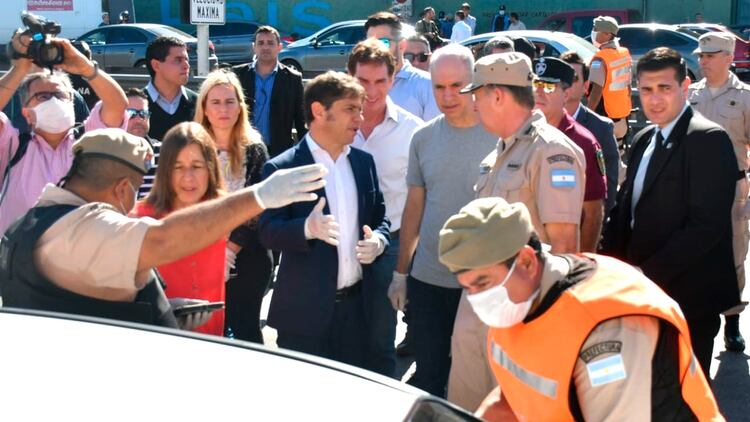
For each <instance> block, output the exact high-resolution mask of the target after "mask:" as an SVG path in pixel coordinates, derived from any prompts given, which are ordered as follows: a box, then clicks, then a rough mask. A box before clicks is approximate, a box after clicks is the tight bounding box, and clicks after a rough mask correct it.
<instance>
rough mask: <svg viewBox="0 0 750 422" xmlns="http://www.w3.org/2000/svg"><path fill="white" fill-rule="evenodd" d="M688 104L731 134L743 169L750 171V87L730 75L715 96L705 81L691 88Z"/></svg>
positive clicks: (739, 163) (738, 162)
mask: <svg viewBox="0 0 750 422" xmlns="http://www.w3.org/2000/svg"><path fill="white" fill-rule="evenodd" d="M688 101H690V105H691V106H693V108H694V109H695V110H697V111H698V112H700V113H701V114H702V115H703V116H705V117H706V118H707V119H709V120H711V121H713V122H715V123H717V124H719V125H720V126H722V127H723V128H724V130H726V131H727V133H728V134H729V138H730V139H731V140H732V146H733V147H734V153H735V155H736V156H737V164H738V166H739V168H740V169H742V170H747V169H748V168H750V159H748V147H750V85H748V84H746V83H744V82H742V81H740V79H739V78H738V77H737V76H736V75H735V74H734V73H730V74H729V80H728V81H727V82H726V83H725V84H724V86H722V87H720V88H718V89H717V90H716V91H715V93H712V92H711V89H709V87H708V83H707V82H706V79H705V78H703V79H702V80H700V81H698V82H696V83H694V84H692V85H690V91H689V93H688Z"/></svg>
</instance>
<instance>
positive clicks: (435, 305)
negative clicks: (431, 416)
mask: <svg viewBox="0 0 750 422" xmlns="http://www.w3.org/2000/svg"><path fill="white" fill-rule="evenodd" d="M473 71H474V58H473V56H472V54H471V51H470V50H469V49H468V48H466V47H464V46H461V45H458V44H449V45H447V46H445V47H442V48H440V49H439V50H437V52H435V54H434V56H433V58H432V63H430V73H431V77H432V86H433V93H434V95H435V100H436V101H437V104H438V107H439V108H440V111H441V112H442V113H443V114H442V115H441V116H439V117H437V118H436V119H434V120H432V121H430V122H428V123H427V124H426V125H425V126H423V127H422V128H420V129H419V130H417V131H416V132H415V133H414V136H413V137H412V141H411V148H410V151H409V166H408V170H407V173H406V182H407V184H408V192H407V196H406V205H405V206H404V212H403V215H402V217H401V231H400V239H401V250H400V251H399V256H398V263H397V264H396V271H395V272H394V273H393V280H392V281H391V286H390V288H389V289H388V296H389V298H390V299H391V303H392V304H393V307H394V308H396V309H399V310H404V308H405V307H406V305H407V303H408V307H409V331H410V334H411V336H412V339H411V342H412V345H413V347H414V352H415V360H416V363H417V373H416V374H415V375H414V377H413V378H412V382H411V383H412V384H413V385H415V386H417V387H419V388H421V389H423V390H425V391H427V392H429V393H431V394H434V395H436V396H440V397H445V388H446V382H447V380H448V373H449V371H450V368H451V357H450V355H451V333H452V332H453V322H454V319H455V315H456V309H457V307H458V301H459V298H460V297H461V288H460V286H459V285H458V282H457V281H456V276H455V275H453V274H452V273H451V272H450V271H449V270H448V269H447V268H446V267H445V266H444V265H442V264H441V263H440V262H438V232H439V230H440V227H441V225H442V224H443V223H444V222H445V220H446V219H447V218H448V217H449V216H450V215H452V214H453V213H455V212H456V211H458V210H459V209H460V208H461V207H462V206H463V205H465V204H466V203H467V202H469V201H471V200H472V199H473V198H474V191H473V186H474V182H475V181H476V180H475V178H474V177H473V176H472V174H475V173H476V171H477V169H478V166H479V163H480V162H481V161H482V158H484V157H485V156H486V155H487V154H488V153H489V152H490V151H492V150H493V148H494V147H495V144H496V142H497V138H496V137H494V136H493V135H491V134H490V133H489V132H487V131H486V130H485V129H484V128H483V127H482V125H481V123H480V121H479V116H478V115H477V112H476V111H475V110H474V102H473V101H472V97H471V95H462V94H460V93H459V90H460V89H461V88H462V87H464V86H465V85H468V84H469V83H470V82H471V77H472V73H473ZM415 250H416V254H415ZM412 256H413V258H414V265H413V267H412V269H411V273H409V263H410V262H411V260H412ZM407 279H408V289H407ZM488 374H489V372H488Z"/></svg>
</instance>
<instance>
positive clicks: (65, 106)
mask: <svg viewBox="0 0 750 422" xmlns="http://www.w3.org/2000/svg"><path fill="white" fill-rule="evenodd" d="M29 41H30V39H29V36H28V35H20V34H16V35H14V36H13V39H12V47H11V48H12V49H14V50H15V52H16V53H17V54H18V55H20V56H21V57H20V58H18V59H16V60H15V61H14V63H13V66H12V67H11V69H10V70H9V71H8V73H6V74H5V75H4V76H3V77H2V78H0V86H2V87H4V89H2V90H0V109H1V108H3V107H5V105H6V104H7V103H8V101H10V100H11V98H12V96H13V95H14V93H15V92H16V89H18V91H19V94H20V97H21V102H22V104H23V108H22V110H21V112H22V113H23V115H24V117H25V118H26V120H27V121H28V123H29V125H30V126H31V128H32V131H31V133H26V132H21V131H19V130H17V129H16V128H15V127H14V126H13V124H12V123H11V122H10V121H9V120H8V118H7V116H6V115H5V114H3V113H0V186H2V188H1V189H0V234H2V233H3V232H5V230H6V229H7V228H8V226H10V224H11V223H12V222H13V221H14V220H15V219H16V218H18V217H20V216H22V215H23V214H24V213H25V212H26V211H28V210H29V208H31V207H32V206H33V205H34V203H35V202H36V200H37V198H39V194H40V193H42V189H43V188H44V186H45V185H46V184H47V183H57V181H58V180H60V178H62V177H63V176H64V175H65V174H66V173H67V172H68V169H70V166H71V164H72V162H73V153H72V151H71V146H72V144H73V142H74V141H75V138H76V133H78V134H80V133H82V131H81V130H80V129H78V130H74V129H75V128H74V127H73V126H74V124H75V113H74V107H73V93H74V90H73V87H72V85H71V83H70V79H68V77H67V76H66V75H65V74H63V73H61V72H55V73H52V74H49V73H32V74H29V72H30V70H31V68H32V60H31V59H30V58H28V57H25V55H26V50H27V46H28V43H29ZM51 42H52V43H54V44H56V45H57V46H59V47H60V48H62V50H63V56H64V58H65V59H64V61H63V63H62V64H60V65H59V68H60V69H61V70H64V71H66V72H67V73H70V74H73V75H81V76H82V77H83V78H84V79H85V80H86V81H87V82H88V83H89V85H90V86H91V88H92V89H93V90H94V92H95V93H96V95H97V96H98V97H99V98H102V99H103V100H102V101H101V102H100V103H99V104H97V106H96V107H94V109H93V110H92V111H91V114H90V116H89V118H88V119H86V121H85V122H84V125H83V129H85V130H86V131H89V130H93V129H97V128H104V127H121V128H123V129H124V128H125V127H126V125H127V115H126V114H125V108H126V107H127V99H126V98H125V93H124V92H123V91H122V89H121V88H120V86H119V85H118V84H117V82H115V80H114V79H112V78H111V77H110V76H109V75H107V74H106V73H105V72H104V71H102V70H100V69H99V65H98V64H97V63H96V62H95V61H91V60H89V59H87V58H86V57H85V56H84V55H83V54H81V53H80V52H79V51H78V50H76V49H75V48H74V47H73V45H72V44H71V43H70V41H68V40H65V39H53V40H52V41H51Z"/></svg>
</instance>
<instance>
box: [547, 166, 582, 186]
mask: <svg viewBox="0 0 750 422" xmlns="http://www.w3.org/2000/svg"><path fill="white" fill-rule="evenodd" d="M550 177H551V184H552V187H553V188H572V187H575V185H576V171H575V170H574V169H552V171H551V172H550Z"/></svg>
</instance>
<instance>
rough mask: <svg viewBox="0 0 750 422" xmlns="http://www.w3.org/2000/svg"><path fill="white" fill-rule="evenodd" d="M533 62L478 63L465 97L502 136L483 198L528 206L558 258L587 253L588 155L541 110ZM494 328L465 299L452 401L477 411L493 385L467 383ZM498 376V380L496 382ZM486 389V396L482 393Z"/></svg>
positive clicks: (482, 180) (457, 330)
mask: <svg viewBox="0 0 750 422" xmlns="http://www.w3.org/2000/svg"><path fill="white" fill-rule="evenodd" d="M533 81H534V74H533V72H532V67H531V61H530V60H529V58H528V57H527V56H526V55H524V54H521V53H517V52H510V53H500V54H492V55H489V56H485V57H483V58H481V59H479V60H478V61H477V62H476V64H475V66H474V78H473V81H472V83H471V84H470V85H468V86H467V87H466V88H464V89H463V90H462V92H466V93H468V92H471V93H473V95H474V99H475V109H476V110H477V111H478V113H479V119H480V120H481V122H482V124H483V125H484V127H485V129H486V130H487V131H488V132H490V133H493V134H494V135H496V136H498V137H499V138H500V139H499V140H498V143H497V148H496V149H495V150H494V151H492V152H491V153H490V154H489V155H488V156H487V157H485V159H484V160H483V161H482V162H481V164H480V165H479V168H478V169H477V170H478V174H477V183H476V185H475V191H476V193H477V196H479V197H501V198H504V199H506V200H507V201H510V202H522V203H523V204H525V206H526V208H528V210H529V218H530V220H531V224H532V226H533V228H534V230H535V231H536V232H537V233H538V234H539V237H540V239H541V241H542V242H544V243H548V244H550V245H551V247H552V251H553V252H555V253H572V252H577V251H578V250H579V245H578V239H579V230H578V227H579V223H580V221H581V209H582V205H583V197H584V189H585V185H586V180H585V158H584V155H583V151H582V150H581V149H580V148H579V147H578V146H576V145H575V144H574V143H572V142H571V141H570V140H569V139H568V138H567V137H566V136H565V135H563V134H562V132H560V131H559V130H558V129H557V128H555V127H553V126H551V125H550V124H548V123H547V121H546V120H545V117H544V114H543V113H542V112H541V111H538V110H536V111H534V110H533V108H534V105H535V101H534V93H533V91H532V83H533ZM486 334H487V327H486V326H485V325H483V324H482V323H481V321H479V319H477V317H476V315H475V314H474V312H472V311H471V308H470V306H469V305H468V303H467V301H466V298H465V295H464V297H462V298H461V301H460V303H459V308H458V311H457V315H456V320H455V324H454V329H453V341H452V348H451V352H452V354H453V367H452V368H451V373H450V377H449V381H448V399H449V400H451V401H454V402H456V403H458V404H460V405H462V406H464V407H466V408H472V407H474V408H476V406H477V405H478V404H479V403H480V402H481V400H482V398H483V396H486V394H487V392H489V391H490V390H491V389H492V388H493V386H492V385H487V386H484V388H476V389H474V390H473V391H471V392H469V391H467V388H461V387H460V386H462V385H475V384H472V383H471V382H467V380H473V379H482V378H484V377H482V376H481V374H482V372H481V371H486V370H487V369H486V365H483V362H485V361H486V359H485V353H486V348H485V347H483V344H484V339H485V338H486ZM490 379H491V378H490ZM482 390H484V391H482Z"/></svg>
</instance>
